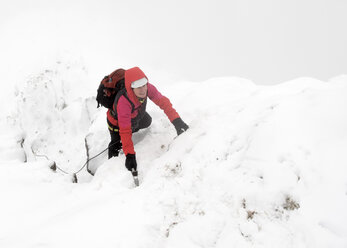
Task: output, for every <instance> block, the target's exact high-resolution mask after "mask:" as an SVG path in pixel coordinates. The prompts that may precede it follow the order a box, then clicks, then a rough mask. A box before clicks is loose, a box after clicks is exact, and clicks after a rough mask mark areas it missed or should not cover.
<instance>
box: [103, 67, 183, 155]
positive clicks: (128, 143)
mask: <svg viewBox="0 0 347 248" xmlns="http://www.w3.org/2000/svg"><path fill="white" fill-rule="evenodd" d="M144 77H146V75H145V74H144V73H143V71H141V70H140V68H138V67H134V68H131V69H129V70H126V71H125V88H126V93H125V94H126V96H127V97H126V96H125V95H122V96H121V97H120V98H119V100H118V103H117V104H115V105H114V108H115V106H116V107H117V109H114V111H116V112H117V117H116V118H117V119H115V118H114V117H113V116H112V114H111V111H110V110H109V111H108V112H107V118H108V120H109V121H110V122H111V123H112V124H113V125H115V126H118V127H119V134H120V137H121V140H122V145H123V151H124V153H125V155H127V154H129V153H130V154H135V150H134V144H133V141H132V124H131V121H132V120H134V119H135V118H136V117H137V116H138V114H139V111H141V112H142V111H145V110H146V105H145V103H141V102H140V101H139V100H138V98H137V97H136V95H135V94H134V92H133V90H132V88H131V83H132V82H134V81H136V80H138V79H141V78H144ZM146 78H147V77H146ZM147 79H148V78H147ZM147 88H148V90H147V97H148V98H149V99H150V100H151V101H152V102H154V103H155V104H156V105H158V106H159V107H160V108H161V109H162V110H164V113H165V114H166V115H167V117H168V118H169V120H170V121H171V122H172V121H173V120H174V119H176V118H179V115H178V113H177V112H176V110H175V109H174V108H173V107H172V104H171V102H170V100H169V99H168V98H167V97H165V96H163V95H162V94H161V93H160V92H159V91H158V90H157V89H156V88H155V87H154V85H152V84H150V83H148V84H147ZM130 101H131V103H130ZM145 102H146V101H145ZM132 104H133V105H132ZM142 104H144V105H142ZM141 105H142V106H141ZM140 109H141V110H140ZM132 111H133V112H132Z"/></svg>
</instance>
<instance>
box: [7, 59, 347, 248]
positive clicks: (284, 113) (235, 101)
mask: <svg viewBox="0 0 347 248" xmlns="http://www.w3.org/2000/svg"><path fill="white" fill-rule="evenodd" d="M70 71H72V72H70ZM71 75H74V76H76V75H77V76H79V78H83V76H82V75H84V77H85V70H84V69H82V68H81V67H80V66H75V67H74V68H72V69H71V67H69V69H67V67H66V66H65V65H62V64H58V66H57V67H56V68H54V69H53V70H46V71H44V72H43V73H42V74H40V75H39V76H36V77H33V78H31V79H30V80H28V82H27V83H26V84H25V86H24V87H22V88H21V89H20V90H17V91H16V96H17V97H16V101H17V103H16V107H15V111H13V113H12V114H11V115H10V116H8V118H7V119H6V121H3V122H2V125H3V127H4V128H6V127H7V130H12V134H11V132H8V133H7V136H5V134H2V137H4V140H8V141H10V142H6V143H5V142H3V143H2V144H1V148H2V149H5V150H6V151H7V152H8V151H12V155H5V153H0V158H1V159H0V160H1V161H2V163H1V169H2V171H3V173H1V174H0V182H1V187H0V188H2V189H1V195H3V202H4V204H2V205H1V207H0V209H1V211H0V218H1V219H2V220H3V221H2V223H5V224H1V225H0V246H1V247H40V246H41V247H63V246H64V247H72V246H83V247H95V246H99V247H127V248H129V247H217V248H223V247H231V246H232V247H327V246H332V247H346V245H347V229H346V225H345V223H344V220H346V219H347V214H346V213H345V211H344V209H346V207H347V176H346V175H347V174H346V169H345V165H346V162H347V159H346V158H345V156H343V154H344V151H345V147H347V131H346V128H345V127H346V126H347V116H346V114H345V111H344V109H345V107H346V106H347V100H346V99H347V98H346V95H347V80H346V78H345V77H343V76H341V77H338V78H335V79H332V80H331V81H330V82H321V81H318V80H315V79H311V78H300V79H296V80H293V81H290V82H286V83H284V84H280V85H276V86H266V87H265V86H256V85H255V84H254V83H252V82H251V81H248V80H246V79H241V78H215V79H211V80H208V81H205V82H200V83H192V82H180V83H177V84H173V85H165V87H163V89H161V84H160V83H159V84H157V83H156V82H153V83H154V84H155V85H156V86H157V87H158V88H159V90H161V91H162V92H163V93H164V95H167V96H168V97H169V98H170V100H171V101H172V103H173V105H174V107H175V108H176V109H177V111H178V112H179V113H180V115H181V116H182V118H183V119H184V120H185V121H186V122H187V123H188V124H189V125H190V129H189V130H188V131H187V132H186V133H184V134H182V135H181V136H179V137H175V136H176V135H175V130H174V128H173V127H172V125H171V123H170V122H169V121H168V120H167V118H166V117H165V115H164V113H162V112H161V110H160V109H158V108H157V107H156V106H155V105H154V104H149V105H148V112H149V113H150V114H151V116H152V118H153V123H152V126H151V127H150V128H149V129H147V130H143V131H140V132H139V133H136V134H134V137H133V138H134V143H135V150H136V152H137V159H138V164H139V168H138V169H139V177H140V187H138V188H134V186H133V182H132V179H131V174H130V173H129V172H128V171H126V169H125V167H124V156H123V155H121V156H120V157H118V158H113V159H110V160H107V158H106V154H103V155H102V156H100V157H98V158H97V159H95V160H94V161H92V162H91V163H90V167H91V169H92V170H93V171H95V172H96V174H95V176H94V177H92V176H90V175H89V174H88V173H86V171H85V170H84V171H83V172H81V173H80V174H78V178H79V182H80V183H78V184H72V183H71V178H70V177H69V176H66V175H64V174H62V173H59V172H56V173H53V172H52V171H51V170H50V169H49V164H50V162H51V161H47V159H45V158H42V157H37V156H35V153H37V154H45V155H46V156H47V157H48V158H49V159H50V160H54V161H56V162H57V164H58V165H59V166H61V167H62V168H64V169H65V170H67V171H68V172H69V173H72V172H74V171H76V170H78V169H79V168H80V166H81V165H82V164H83V163H84V162H85V160H86V146H85V141H86V142H87V145H88V146H87V147H88V153H89V155H90V156H92V155H94V154H97V153H98V152H99V151H101V150H102V149H104V148H105V147H107V144H108V142H109V137H108V135H109V134H108V131H107V128H106V123H105V110H104V109H96V103H95V101H94V100H95V98H94V97H93V95H91V94H89V92H88V91H87V90H85V91H83V90H81V89H83V84H84V83H85V81H84V80H82V79H81V80H80V81H79V82H76V83H75V84H71V81H70V79H69V77H71ZM67 82H69V83H67ZM182 89H184V90H182ZM81 91H82V93H81ZM94 104H95V105H94ZM3 120H5V119H3ZM8 120H11V121H8ZM5 124H6V125H5ZM9 125H11V126H9ZM7 154H8V153H7ZM4 188H6V190H4ZM29 196H30V197H29ZM23 202H25V204H23ZM14 223H16V224H14ZM86 234H87V235H86Z"/></svg>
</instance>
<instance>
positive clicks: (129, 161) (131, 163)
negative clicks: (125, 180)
mask: <svg viewBox="0 0 347 248" xmlns="http://www.w3.org/2000/svg"><path fill="white" fill-rule="evenodd" d="M125 167H127V169H128V170H129V171H132V169H135V171H136V169H137V163H136V157H135V154H130V153H129V154H127V158H126V160H125Z"/></svg>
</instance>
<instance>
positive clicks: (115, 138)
mask: <svg viewBox="0 0 347 248" xmlns="http://www.w3.org/2000/svg"><path fill="white" fill-rule="evenodd" d="M151 123H152V117H151V116H150V115H149V114H148V113H147V112H146V113H145V115H144V116H143V118H142V119H141V120H140V121H139V124H138V126H137V127H134V129H133V131H132V132H133V133H136V132H137V131H139V130H140V129H144V128H147V127H149V126H150V125H151ZM107 125H108V130H109V131H110V135H111V142H110V143H109V144H108V158H109V159H110V158H112V157H117V156H118V155H119V150H120V149H121V148H122V143H121V139H120V135H119V127H117V126H114V125H112V123H111V122H110V121H109V120H107Z"/></svg>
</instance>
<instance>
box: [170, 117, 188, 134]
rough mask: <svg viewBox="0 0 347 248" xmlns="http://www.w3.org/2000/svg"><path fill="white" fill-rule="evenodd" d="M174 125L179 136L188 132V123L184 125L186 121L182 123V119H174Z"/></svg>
mask: <svg viewBox="0 0 347 248" xmlns="http://www.w3.org/2000/svg"><path fill="white" fill-rule="evenodd" d="M172 124H173V125H174V126H175V128H176V131H177V135H180V134H181V133H183V132H185V131H187V129H188V128H189V127H188V125H187V124H186V123H184V121H182V119H181V118H177V119H174V120H173V121H172Z"/></svg>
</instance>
